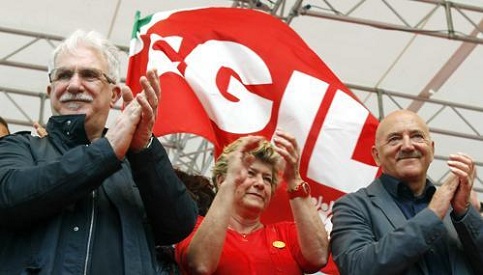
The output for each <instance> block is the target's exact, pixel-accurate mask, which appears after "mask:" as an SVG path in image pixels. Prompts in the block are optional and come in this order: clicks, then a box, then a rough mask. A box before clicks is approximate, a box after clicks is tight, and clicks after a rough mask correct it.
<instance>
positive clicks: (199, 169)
mask: <svg viewBox="0 0 483 275" xmlns="http://www.w3.org/2000/svg"><path fill="white" fill-rule="evenodd" d="M231 2H232V6H233V7H237V8H247V9H259V10H263V11H265V12H267V13H270V14H272V15H273V16H276V17H278V18H280V19H281V20H283V21H284V22H286V23H287V24H290V23H291V22H293V21H294V20H297V18H298V17H302V16H311V17H315V18H320V19H321V20H337V21H342V22H346V23H348V24H359V25H365V26H372V27H375V28H381V29H386V30H388V31H402V32H409V33H414V34H419V35H427V36H432V37H435V38H438V39H451V40H456V41H461V42H462V44H461V45H462V46H461V47H460V48H458V50H457V51H456V52H455V53H454V55H453V56H452V57H451V58H450V59H448V61H447V63H446V66H444V67H443V69H441V70H440V71H439V72H438V74H437V75H435V76H434V78H433V79H432V80H430V82H429V83H428V84H427V86H426V88H425V89H424V90H422V91H421V92H420V93H419V95H417V96H411V95H409V94H408V93H405V92H404V91H394V90H385V89H381V88H379V87H367V86H364V85H360V84H358V83H345V84H346V85H347V87H349V88H350V89H351V90H352V91H353V92H354V93H355V94H356V95H357V96H358V97H359V98H360V99H361V101H362V102H363V103H364V100H365V99H367V98H369V97H374V96H375V97H376V98H377V102H378V106H377V107H376V108H375V109H372V110H371V112H373V114H375V115H377V116H379V118H382V117H384V113H385V109H384V107H383V106H384V104H383V102H387V101H389V102H391V103H392V104H394V105H395V106H398V107H400V108H403V107H402V106H409V109H411V110H413V111H418V110H419V109H420V108H421V107H422V106H423V105H424V104H431V105H434V106H437V109H438V111H437V112H435V113H434V115H433V116H432V117H431V118H430V120H432V119H436V118H437V117H438V115H439V114H440V113H441V112H443V111H444V110H451V111H452V112H454V114H455V121H458V123H464V124H465V125H466V126H467V127H468V128H469V129H471V132H470V133H461V132H457V131H454V130H452V129H451V127H450V126H449V127H448V128H446V129H435V128H431V129H430V130H431V132H432V133H435V134H440V135H444V136H447V137H448V138H456V139H460V140H461V142H465V141H468V140H471V141H472V142H476V143H477V144H478V146H480V147H483V137H482V135H481V133H480V132H479V131H478V130H477V127H476V126H475V125H474V124H472V123H471V122H470V119H467V118H466V115H467V114H469V113H471V115H472V116H473V117H474V116H478V117H480V118H481V119H479V121H480V122H481V121H483V108H482V107H481V106H482V105H481V103H475V105H464V104H457V103H453V102H450V101H442V100H436V99H431V95H432V90H434V89H437V88H438V85H441V79H444V78H447V77H449V76H450V75H451V74H452V73H453V72H454V71H455V66H454V63H455V61H458V60H459V61H461V60H464V59H466V58H467V57H468V55H469V53H471V51H472V50H474V48H475V47H481V44H483V39H482V38H481V37H482V34H483V7H477V6H470V5H463V4H456V3H452V2H448V1H437V0H413V1H407V2H412V5H429V6H430V7H431V8H430V9H429V12H428V13H426V14H424V15H423V16H421V20H420V21H419V22H418V23H417V24H414V25H410V24H409V23H407V22H408V20H406V19H405V15H404V12H403V11H402V10H399V8H400V7H398V6H397V5H394V4H393V3H394V2H397V1H392V2H391V1H387V0H382V2H383V3H384V5H385V6H386V7H387V9H386V10H385V11H383V10H381V12H389V13H392V14H393V15H395V16H396V17H397V18H399V24H394V23H388V22H383V21H379V20H378V19H375V18H360V17H355V16H353V14H354V12H355V11H357V10H358V9H360V8H362V7H363V6H364V5H366V4H367V2H366V1H365V0H360V1H344V3H345V4H344V7H343V8H340V7H339V6H340V2H341V1H337V0H331V1H329V0H318V1H303V0H297V1H288V0H265V1H256V0H244V1H231ZM348 2H349V3H348ZM399 4H400V2H399ZM426 7H427V6H426ZM441 10H444V13H445V15H446V18H445V19H446V20H445V21H444V22H441V26H440V27H439V28H438V31H434V30H431V29H425V24H424V22H425V20H427V19H428V18H429V17H431V16H432V15H433V14H434V13H436V12H438V11H441ZM468 13H472V14H473V15H474V14H475V13H478V14H481V16H480V18H481V20H480V21H479V22H475V21H474V20H471V18H470V16H468V15H467V14H468ZM455 14H458V15H459V16H460V17H463V18H466V19H467V21H466V23H467V24H468V25H470V26H471V29H472V31H467V30H468V26H466V28H462V29H458V27H457V26H456V24H454V22H453V16H454V15H455ZM473 17H474V16H473ZM463 29H464V30H466V31H464V30H463ZM0 34H8V35H13V36H21V37H23V38H25V40H26V43H25V44H23V45H22V46H20V47H18V48H16V49H14V50H12V51H11V52H10V53H9V54H8V55H6V56H2V57H0V58H1V59H0V66H6V67H9V68H11V69H12V70H16V69H18V70H33V71H41V72H46V71H47V68H46V66H43V65H38V64H35V63H24V62H18V61H14V60H15V56H17V55H20V54H21V53H22V51H25V50H28V49H29V48H30V47H33V46H34V45H35V44H37V43H38V42H39V41H44V42H46V43H47V44H50V45H52V47H54V45H55V44H57V43H58V42H59V41H61V40H62V39H63V38H64V37H60V36H55V35H51V34H47V33H34V32H29V31H26V30H19V29H8V28H2V27H0ZM119 47H120V48H121V49H122V50H123V51H124V52H126V54H127V52H128V47H127V46H126V45H119ZM2 94H3V97H2V99H1V100H7V101H8V102H9V103H8V104H11V105H12V106H15V108H16V109H17V111H18V113H20V114H21V115H18V116H16V117H6V119H7V121H8V122H9V123H10V124H12V125H19V126H31V125H32V123H33V121H40V122H41V123H45V122H46V119H47V118H46V117H44V116H45V109H46V107H47V106H49V105H48V104H47V100H48V98H47V95H46V94H45V93H44V92H37V91H28V90H21V89H15V88H12V87H2V84H1V83H0V96H1V95H2ZM25 98H30V99H34V100H36V101H38V104H39V105H38V108H33V109H34V110H35V111H32V109H26V108H25V107H24V106H23V104H22V102H23V99H25ZM408 101H411V103H410V104H409V105H408ZM114 112H119V107H116V108H115V110H114ZM160 140H161V142H162V143H163V145H164V146H165V148H166V149H167V151H168V154H169V156H170V159H171V160H172V162H173V165H174V166H176V167H179V168H180V169H182V170H185V171H188V172H191V173H201V174H204V175H209V174H210V168H211V166H212V163H213V146H212V144H210V143H209V142H208V141H206V140H204V139H202V138H201V137H197V136H194V135H191V134H173V135H168V136H165V137H160ZM475 157H476V158H477V159H476V162H477V166H478V170H480V171H481V172H483V157H482V156H475ZM446 160H447V158H446V156H441V155H436V156H435V161H446ZM447 174H448V172H446V173H441V174H438V175H431V178H432V179H433V180H434V181H435V182H439V181H441V180H442V179H443V178H445V177H446V176H447ZM482 186H483V182H482V176H481V173H480V176H478V179H477V182H476V183H475V190H476V191H478V192H483V188H482Z"/></svg>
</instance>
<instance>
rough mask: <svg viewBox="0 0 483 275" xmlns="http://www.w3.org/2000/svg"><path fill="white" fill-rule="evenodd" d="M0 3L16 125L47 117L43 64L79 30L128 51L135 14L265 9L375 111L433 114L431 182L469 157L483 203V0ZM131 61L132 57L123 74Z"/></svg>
mask: <svg viewBox="0 0 483 275" xmlns="http://www.w3.org/2000/svg"><path fill="white" fill-rule="evenodd" d="M0 6H1V7H2V8H1V9H0V41H1V43H0V116H2V117H4V118H6V119H7V121H8V122H9V123H10V127H11V130H13V131H19V130H28V131H31V130H32V127H31V126H30V125H31V123H32V122H33V121H40V122H41V123H45V122H46V120H47V119H48V117H49V116H50V114H51V112H50V105H49V103H48V100H46V94H45V86H46V85H47V83H48V79H47V74H46V65H47V62H48V59H49V57H50V52H51V50H52V49H53V48H54V47H55V46H56V45H57V44H58V41H59V40H61V39H62V38H63V37H66V36H68V35H69V34H70V33H71V32H73V31H74V30H75V29H77V28H82V29H86V30H90V29H95V30H97V31H99V32H101V33H103V34H104V35H106V36H107V37H109V38H110V39H111V40H112V41H113V42H114V43H116V44H117V45H119V46H122V47H123V49H125V50H127V47H128V45H129V40H130V37H131V31H132V26H133V21H134V14H135V12H136V11H140V12H141V15H142V16H146V15H149V14H152V13H155V12H158V11H163V10H174V9H184V8H194V7H207V6H238V7H242V6H243V7H252V8H259V9H264V10H266V11H267V12H272V13H273V14H274V15H275V16H279V17H281V19H282V20H285V21H286V22H288V23H290V26H291V27H292V28H294V29H295V30H296V31H297V32H298V33H299V34H300V35H301V36H302V38H303V39H304V40H305V41H306V42H307V43H308V44H309V46H310V47H311V48H312V49H313V50H314V51H315V52H316V53H317V54H318V55H319V56H320V58H321V59H322V60H323V61H324V62H325V63H326V64H327V65H328V66H329V67H330V68H331V69H332V70H333V72H334V73H335V74H336V75H337V76H338V77H339V78H340V79H341V80H342V82H344V83H346V84H347V85H348V86H349V88H351V89H352V91H353V92H354V93H355V94H356V95H357V96H358V97H359V98H360V100H361V101H362V102H363V103H364V104H365V105H366V106H367V108H368V109H369V110H370V111H371V112H372V113H373V114H374V115H375V116H376V117H383V116H384V114H387V113H389V112H390V111H392V110H395V109H398V108H408V109H411V110H414V111H417V112H418V113H419V114H420V115H421V116H422V117H423V118H424V119H426V120H427V121H428V124H429V126H430V127H431V131H432V136H433V139H434V140H435V143H436V159H435V161H434V162H433V165H432V167H431V169H430V177H431V178H432V179H433V180H435V181H440V180H441V179H443V178H444V177H445V176H446V175H447V173H448V169H447V167H446V164H445V160H446V157H447V156H448V154H450V153H452V152H467V153H469V154H471V155H472V156H473V157H474V158H475V160H476V162H477V167H478V172H479V174H480V176H479V177H478V179H477V181H476V183H475V190H477V191H479V196H480V199H483V193H482V191H483V182H482V178H483V174H482V173H483V137H482V135H481V133H482V132H483V123H482V121H483V93H482V87H483V85H482V84H483V46H482V45H483V0H459V1H457V0H455V1H452V2H449V1H442V0H413V1H409V0H408V1H401V0H392V1H390V0H352V1H351V0H345V1H340V0H339V1H336V0H332V1H329V0H297V1H296V0H285V1H283V0H282V1H280V0H265V1H263V0H261V1H255V0H244V1H229V0H205V1H196V0H177V1H167V0H144V1H134V0H124V1H123V0H69V1H61V0H44V1H30V0H16V1H7V0H0ZM247 20H248V19H247ZM240 24H243V22H240ZM260 27H261V28H263V26H260ZM274 47H276V45H274ZM126 67H127V54H126V56H125V57H124V60H123V73H124V74H125V72H126ZM115 114H116V112H114V115H113V116H111V121H112V119H113V118H115Z"/></svg>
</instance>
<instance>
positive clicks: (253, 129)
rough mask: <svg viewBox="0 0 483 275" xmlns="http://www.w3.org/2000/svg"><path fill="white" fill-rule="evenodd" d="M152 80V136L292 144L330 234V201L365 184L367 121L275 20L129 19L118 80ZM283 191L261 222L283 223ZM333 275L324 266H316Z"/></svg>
mask: <svg viewBox="0 0 483 275" xmlns="http://www.w3.org/2000/svg"><path fill="white" fill-rule="evenodd" d="M148 67H149V68H152V67H155V68H157V69H158V73H159V74H160V80H161V89H162V96H161V99H160V105H159V108H158V110H159V113H158V117H159V119H158V121H157V124H156V125H155V135H157V136H161V135H166V134H170V133H179V132H187V133H193V134H196V135H200V136H203V137H205V138H206V139H208V140H209V141H211V142H212V143H213V144H214V145H215V155H216V156H217V155H218V153H219V152H220V151H221V149H222V148H223V146H225V145H227V144H228V143H230V142H232V141H233V140H235V139H236V138H238V137H240V136H241V135H247V134H252V135H263V136H266V137H267V138H271V137H272V136H273V133H274V131H275V129H277V128H282V129H284V130H286V131H288V132H290V133H291V134H293V135H295V136H296V138H297V142H298V144H299V146H300V148H301V153H302V155H301V166H300V172H301V175H302V177H304V179H306V180H307V181H308V182H309V183H310V184H311V187H312V195H313V197H314V203H316V205H317V207H318V209H319V213H320V215H321V218H322V219H323V220H324V222H325V223H326V227H327V229H328V230H330V229H331V224H330V213H331V209H332V204H333V201H334V200H335V199H337V198H338V197H340V196H341V195H343V194H345V193H346V192H351V191H355V190H357V189H358V188H360V187H361V186H363V185H365V184H367V183H369V182H370V181H372V180H373V179H374V178H375V177H376V175H377V172H378V168H377V167H376V165H375V163H374V161H373V159H372V157H371V152H370V150H371V145H372V143H373V141H374V134H375V129H376V126H377V120H376V119H375V118H374V117H373V116H372V115H371V114H370V113H369V111H368V110H367V109H366V108H365V107H364V106H363V105H362V104H361V103H360V102H359V101H358V99H357V98H356V97H355V96H354V95H353V94H352V93H351V92H350V90H349V89H348V88H347V87H345V86H344V85H343V83H342V82H341V81H340V80H339V79H338V78H337V77H336V76H335V75H334V74H333V73H332V71H331V70H330V69H329V68H328V67H327V66H326V65H325V64H324V62H323V61H322V60H320V58H319V57H318V56H317V55H316V54H315V53H314V52H313V51H312V50H311V49H310V48H309V47H308V46H307V45H306V43H305V42H304V41H303V40H302V39H301V38H300V37H299V36H298V35H297V34H296V33H295V32H294V31H293V30H292V29H291V28H290V27H289V26H288V25H286V24H285V23H283V22H282V21H280V20H279V19H277V18H275V17H272V16H271V15H268V14H265V13H263V12H260V11H255V10H248V9H235V8H205V9H196V10H185V11H176V12H161V13H156V14H154V15H152V16H149V17H146V18H142V19H141V18H137V20H136V24H135V30H134V32H133V40H132V42H131V52H130V59H129V68H128V76H127V80H126V83H127V84H128V85H129V86H130V87H131V88H132V89H133V91H134V92H139V91H140V90H141V87H140V86H139V83H137V79H139V77H140V76H141V75H143V74H144V73H145V71H146V68H148ZM291 218H292V217H291V211H290V206H289V204H288V199H287V196H286V193H285V187H284V186H282V187H281V188H279V189H278V191H277V193H276V194H275V197H274V198H273V201H272V203H271V205H270V207H269V209H268V210H267V211H266V214H265V215H264V216H263V220H264V222H274V221H279V220H286V219H291ZM323 272H326V273H332V274H335V273H337V270H336V268H335V267H334V266H333V263H331V264H329V265H328V266H327V267H326V268H324V269H323Z"/></svg>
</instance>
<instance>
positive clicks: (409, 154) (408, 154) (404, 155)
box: [397, 151, 422, 159]
mask: <svg viewBox="0 0 483 275" xmlns="http://www.w3.org/2000/svg"><path fill="white" fill-rule="evenodd" d="M421 156H422V154H421V152H419V151H413V152H399V154H398V155H397V159H409V158H420V157H421Z"/></svg>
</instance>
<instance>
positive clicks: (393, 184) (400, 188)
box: [379, 173, 436, 202]
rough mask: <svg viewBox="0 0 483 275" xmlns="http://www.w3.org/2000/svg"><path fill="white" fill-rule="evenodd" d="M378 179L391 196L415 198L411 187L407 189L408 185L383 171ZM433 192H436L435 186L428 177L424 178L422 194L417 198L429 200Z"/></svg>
mask: <svg viewBox="0 0 483 275" xmlns="http://www.w3.org/2000/svg"><path fill="white" fill-rule="evenodd" d="M379 179H380V180H381V182H382V185H383V186H384V188H385V189H386V190H387V192H389V194H391V196H393V197H394V198H396V199H416V197H415V196H414V195H413V193H412V191H411V189H409V187H408V185H407V184H406V183H405V182H403V181H400V180H398V179H396V178H395V177H392V176H390V175H388V174H384V173H383V174H382V175H381V176H380V178H379ZM434 192H436V187H435V186H434V184H433V183H432V182H431V181H430V180H429V179H426V186H425V187H424V191H423V194H422V195H421V196H419V197H418V198H421V199H424V200H425V201H427V202H429V201H430V200H431V198H432V197H433V195H434Z"/></svg>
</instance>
